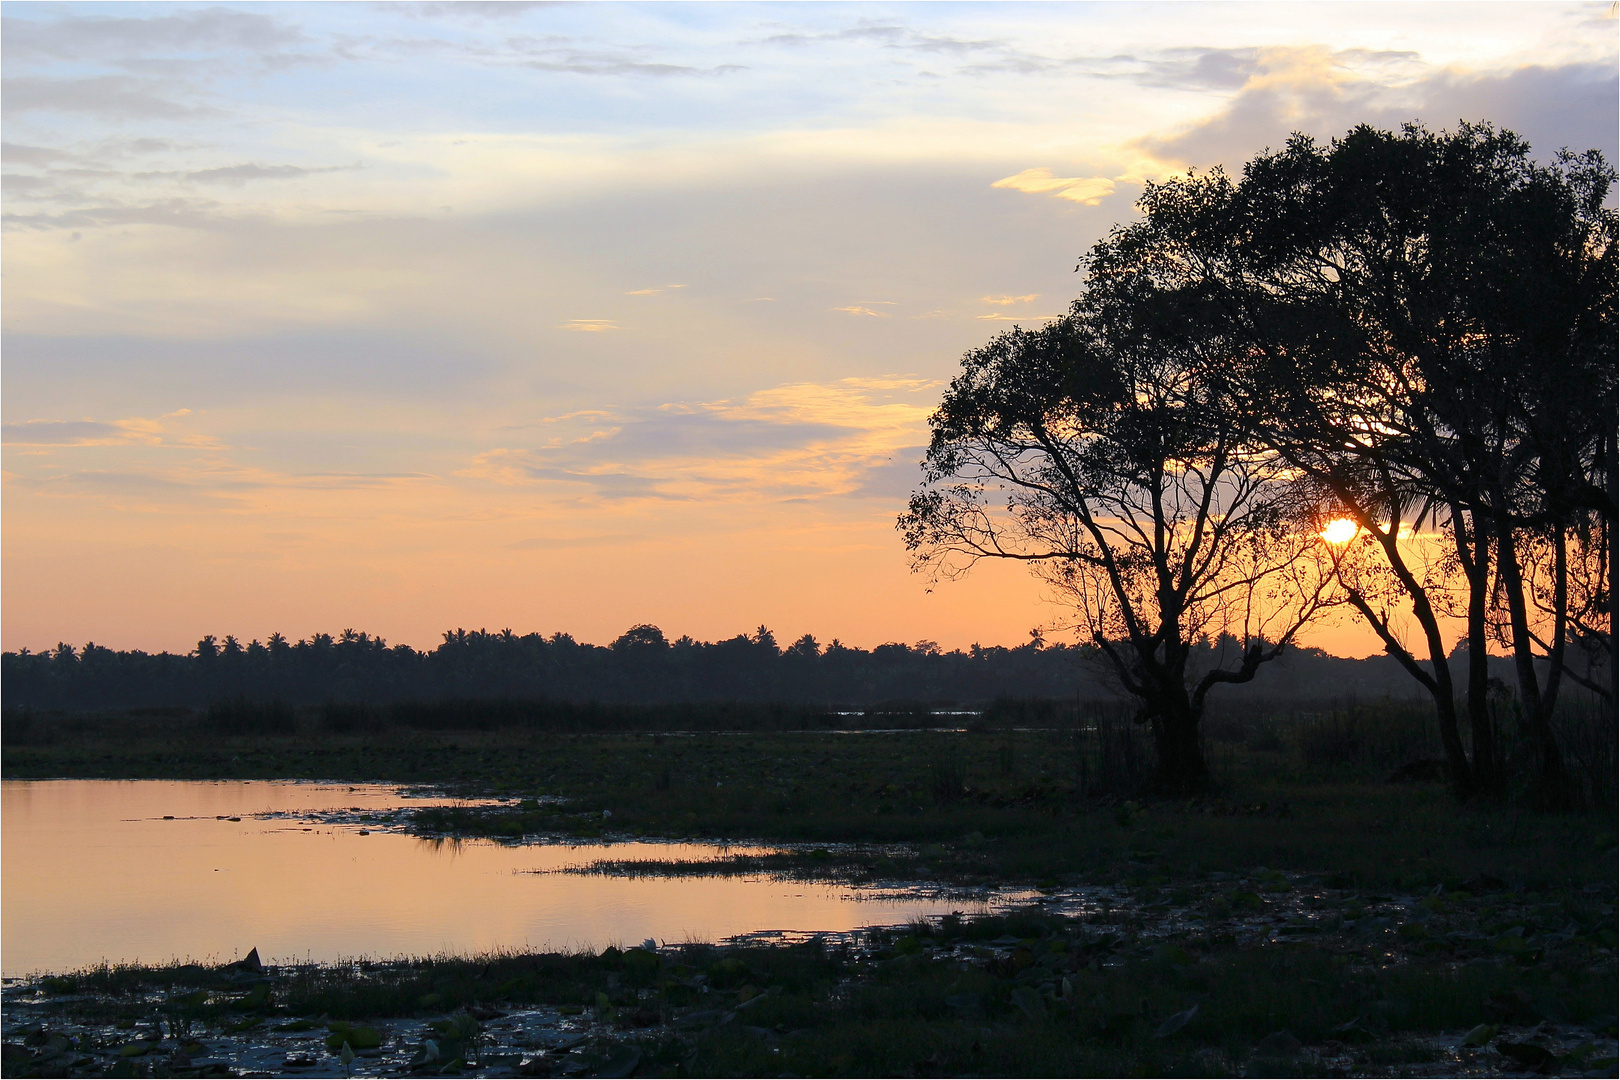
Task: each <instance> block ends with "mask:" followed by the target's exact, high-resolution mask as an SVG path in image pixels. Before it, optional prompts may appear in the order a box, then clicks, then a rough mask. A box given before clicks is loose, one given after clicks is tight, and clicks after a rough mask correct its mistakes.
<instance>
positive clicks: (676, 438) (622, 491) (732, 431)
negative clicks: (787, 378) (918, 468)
mask: <svg viewBox="0 0 1620 1080" xmlns="http://www.w3.org/2000/svg"><path fill="white" fill-rule="evenodd" d="M937 385H938V384H937V383H936V382H934V381H931V380H924V379H916V378H909V377H894V378H876V379H861V378H853V379H844V380H840V381H838V382H835V383H825V384H822V383H792V384H788V385H784V386H778V387H773V388H771V389H769V390H762V391H759V392H757V393H754V394H750V395H748V396H747V397H745V398H741V399H737V400H725V401H717V402H696V403H694V402H670V403H666V404H663V405H659V406H655V407H652V408H647V409H640V410H625V411H620V412H614V413H612V414H608V413H604V412H603V411H601V410H586V411H582V412H577V413H570V414H567V415H565V416H559V417H549V418H545V419H543V420H541V421H538V422H537V423H536V424H535V425H533V429H534V430H535V431H536V432H537V433H546V434H547V437H546V438H543V439H541V440H538V441H536V442H533V443H531V444H530V445H528V446H516V445H509V446H503V447H498V448H494V449H490V450H487V451H484V452H482V453H480V454H478V455H477V456H476V457H475V458H474V459H473V460H472V462H470V463H469V465H468V467H467V468H466V469H464V470H462V471H461V473H460V475H462V476H465V477H469V478H477V479H483V480H489V481H493V482H495V483H498V484H503V485H529V484H545V485H561V486H562V487H563V488H564V489H569V488H571V489H574V490H577V491H579V492H580V493H581V495H580V497H588V498H592V499H611V500H618V499H654V500H677V501H689V500H696V499H702V500H706V501H714V500H727V499H755V500H757V499H795V500H797V499H806V498H827V497H831V496H837V495H851V494H859V493H860V492H861V491H862V490H863V486H864V485H865V483H866V480H865V475H866V473H867V472H868V471H870V470H872V469H877V468H880V467H882V466H883V465H885V464H886V463H888V462H889V461H891V460H892V458H893V456H894V454H895V452H896V451H897V449H899V448H901V447H907V446H915V445H917V444H919V442H920V441H921V438H922V436H923V435H924V434H925V433H926V426H927V423H926V422H927V417H928V415H929V413H930V412H932V410H933V404H934V403H933V397H932V394H933V392H934V391H935V390H936V389H937Z"/></svg>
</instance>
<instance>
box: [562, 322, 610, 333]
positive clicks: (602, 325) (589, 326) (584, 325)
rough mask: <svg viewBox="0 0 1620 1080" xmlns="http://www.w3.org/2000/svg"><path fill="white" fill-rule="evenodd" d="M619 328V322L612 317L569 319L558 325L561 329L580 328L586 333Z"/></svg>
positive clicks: (604, 331)
mask: <svg viewBox="0 0 1620 1080" xmlns="http://www.w3.org/2000/svg"><path fill="white" fill-rule="evenodd" d="M618 328H619V324H618V323H616V322H614V321H613V320H612V319H569V320H568V321H567V322H565V323H563V324H562V325H560V326H558V327H557V329H559V330H578V331H580V332H582V333H586V334H603V333H606V332H607V331H609V330H617V329H618Z"/></svg>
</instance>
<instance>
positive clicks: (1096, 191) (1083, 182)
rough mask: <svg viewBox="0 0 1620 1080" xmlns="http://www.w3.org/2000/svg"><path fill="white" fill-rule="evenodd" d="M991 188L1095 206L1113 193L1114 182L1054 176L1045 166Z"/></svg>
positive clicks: (1084, 177) (1008, 177) (1026, 171)
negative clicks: (1053, 196)
mask: <svg viewBox="0 0 1620 1080" xmlns="http://www.w3.org/2000/svg"><path fill="white" fill-rule="evenodd" d="M990 186H991V187H993V188H1011V189H1012V190H1014V191H1022V192H1026V193H1028V194H1030V195H1055V196H1056V197H1058V198H1060V199H1068V200H1069V201H1070V202H1077V203H1083V204H1084V205H1086V206H1096V205H1097V204H1098V203H1100V202H1102V201H1103V199H1105V198H1107V197H1108V196H1110V195H1112V194H1113V193H1114V181H1112V180H1110V179H1109V178H1108V177H1106V176H1054V175H1053V173H1052V170H1051V169H1049V168H1047V167H1045V166H1042V167H1040V168H1037V169H1025V170H1024V171H1023V172H1021V173H1016V174H1014V175H1012V176H1007V177H1003V178H1002V179H1000V180H997V181H996V182H995V183H993V184H991V185H990Z"/></svg>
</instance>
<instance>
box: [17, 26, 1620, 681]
mask: <svg viewBox="0 0 1620 1080" xmlns="http://www.w3.org/2000/svg"><path fill="white" fill-rule="evenodd" d="M3 10H4V28H3V36H0V42H3V48H4V69H5V78H4V88H3V97H0V102H3V106H4V142H5V145H4V150H3V165H4V174H5V180H4V183H5V187H4V196H5V201H4V226H5V239H4V248H3V259H4V292H3V330H4V340H3V350H4V352H3V369H0V371H3V391H4V393H3V398H0V405H3V413H4V424H5V427H4V433H5V435H4V438H5V447H4V483H5V486H4V504H3V511H4V513H3V530H4V531H3V544H4V551H3V556H4V560H3V601H4V602H3V645H4V647H5V648H6V649H8V650H15V649H17V648H20V647H29V648H33V649H39V648H42V647H48V646H52V645H54V644H55V643H56V642H57V641H69V642H76V643H83V642H84V641H86V640H92V639H93V640H94V641H96V642H98V643H100V644H103V645H107V646H111V647H115V648H143V649H148V650H155V649H162V648H168V649H175V650H182V651H183V650H185V649H189V648H190V647H192V646H193V645H194V643H195V642H196V640H197V639H198V637H200V636H201V635H202V634H204V633H213V634H216V635H224V634H228V633H229V634H235V635H237V636H238V637H240V638H243V639H244V640H245V639H249V638H255V637H257V638H263V637H265V636H267V635H268V634H270V633H271V632H273V631H280V632H282V633H285V634H287V635H289V636H291V637H295V638H296V637H302V636H305V635H307V634H309V633H312V632H315V631H326V632H336V631H337V630H340V629H342V628H344V627H355V628H357V629H364V630H368V631H371V632H373V633H379V634H382V635H384V636H385V637H387V638H388V639H389V640H390V641H402V642H407V643H410V644H413V645H416V646H418V647H423V646H432V645H433V644H434V643H435V642H436V641H437V640H438V637H439V634H440V632H441V631H443V630H446V629H450V628H454V627H457V626H466V627H469V628H471V627H480V626H483V627H489V628H491V629H494V628H499V627H508V626H509V627H512V628H514V629H516V630H518V631H519V632H528V631H531V630H538V631H541V632H545V633H550V632H552V631H556V630H565V631H568V632H571V633H573V634H574V635H575V636H576V637H578V638H580V639H582V640H587V641H597V642H606V641H609V640H611V639H612V638H613V637H615V636H617V635H618V634H619V633H621V632H622V631H623V630H624V629H625V628H626V627H628V626H630V625H631V624H633V623H639V622H653V623H656V624H658V625H659V626H661V627H663V628H664V630H665V631H666V633H668V634H670V636H675V635H678V634H682V633H685V634H691V635H693V636H694V637H699V638H705V639H712V638H716V637H726V636H731V635H733V634H736V633H738V632H742V631H747V630H751V629H752V628H753V627H755V626H756V625H759V624H761V623H763V624H766V625H768V626H770V627H771V628H772V629H773V630H775V632H776V634H777V636H778V638H779V639H782V640H788V639H791V638H794V637H797V636H798V635H800V634H803V633H806V632H809V633H813V634H815V635H816V636H817V637H818V638H820V639H821V640H823V641H826V640H828V639H831V638H834V637H837V638H841V639H843V640H844V641H846V642H849V643H852V644H856V645H862V646H871V645H875V644H878V643H881V642H884V641H891V640H900V641H907V642H910V641H916V640H918V639H924V638H926V639H932V640H935V641H938V642H939V643H940V644H941V645H943V646H945V647H947V648H949V647H955V646H965V645H967V644H969V643H971V642H975V641H978V642H982V643H985V644H1017V643H1020V642H1022V641H1025V640H1027V639H1028V634H1029V631H1030V629H1031V628H1032V627H1034V626H1037V625H1042V624H1046V623H1050V622H1051V621H1052V620H1053V618H1054V617H1056V615H1057V612H1055V611H1054V610H1053V609H1052V608H1051V607H1050V606H1048V605H1047V604H1046V603H1045V602H1044V600H1043V597H1042V593H1041V591H1040V588H1039V586H1038V585H1037V583H1036V582H1035V581H1034V580H1033V579H1031V578H1030V577H1029V576H1028V575H1027V574H1026V573H1024V572H1023V571H1022V570H1020V569H1018V568H1007V567H983V568H981V570H979V571H977V572H975V574H974V575H972V576H971V577H970V578H969V579H968V580H966V581H963V582H957V583H948V584H943V585H940V586H938V587H936V588H934V590H933V591H932V592H929V591H928V583H927V582H926V581H925V580H924V579H923V578H921V577H919V576H917V575H913V574H911V573H909V572H908V560H907V556H906V553H905V551H904V550H903V547H902V545H901V543H900V539H899V536H898V534H897V533H896V532H895V529H894V519H895V516H896V514H897V513H898V512H899V511H900V510H901V509H902V508H903V506H904V502H905V497H906V494H907V492H908V491H909V490H910V489H911V487H912V486H913V485H914V483H915V481H916V479H917V475H918V469H917V462H918V459H919V458H920V456H921V453H922V447H923V444H924V442H925V440H926V419H927V416H928V413H929V412H930V410H931V408H932V406H933V404H934V403H935V402H936V401H937V400H938V398H939V395H940V393H941V391H942V389H943V387H944V384H945V382H946V381H947V380H948V379H949V378H950V376H951V375H952V373H953V370H954V369H955V367H956V365H957V363H958V360H959V358H960V356H961V354H962V352H963V351H964V350H966V349H968V348H971V347H972V346H974V345H976V344H980V343H982V342H983V341H985V340H986V339H987V338H988V337H990V336H991V335H993V334H994V333H996V332H997V331H999V330H1001V329H1003V328H1004V327H1006V326H1009V325H1012V324H1013V323H1014V322H1018V323H1023V324H1024V325H1031V324H1034V323H1038V322H1039V321H1041V320H1042V319H1044V318H1048V317H1051V316H1055V315H1058V314H1060V313H1062V312H1063V311H1064V310H1065V309H1066V307H1067V304H1068V302H1069V300H1070V299H1072V297H1073V295H1074V294H1075V292H1076V290H1077V288H1078V287H1079V284H1080V281H1079V278H1078V277H1077V275H1076V274H1075V272H1074V270H1075V264H1076V261H1077V257H1078V256H1079V255H1080V254H1081V253H1082V252H1084V251H1085V250H1086V249H1087V248H1088V247H1089V246H1090V245H1091V244H1092V242H1094V241H1095V240H1096V239H1097V238H1098V237H1099V236H1101V235H1102V234H1103V233H1104V232H1105V231H1106V230H1107V228H1108V227H1109V226H1110V225H1111V224H1112V223H1114V222H1118V221H1122V220H1126V219H1128V218H1129V217H1130V216H1131V215H1132V212H1133V211H1132V203H1133V201H1134V200H1135V198H1136V197H1137V195H1138V194H1139V193H1140V192H1141V190H1142V184H1143V182H1144V181H1145V180H1148V179H1152V178H1155V177H1163V176H1166V175H1169V174H1173V173H1176V172H1180V171H1184V170H1185V169H1186V168H1188V167H1189V166H1192V167H1198V168H1204V167H1208V166H1212V165H1216V164H1222V163H1224V164H1225V165H1227V166H1228V167H1229V168H1231V169H1237V168H1239V167H1241V165H1242V163H1243V162H1244V161H1245V160H1246V159H1247V158H1248V157H1249V156H1250V155H1252V154H1253V153H1254V152H1256V151H1258V150H1260V149H1263V148H1265V147H1267V146H1270V147H1278V146H1280V145H1281V144H1282V143H1283V141H1284V140H1285V139H1286V138H1287V136H1288V134H1289V132H1291V131H1294V130H1302V131H1306V132H1310V133H1313V134H1316V135H1319V136H1323V137H1327V136H1332V135H1334V134H1339V133H1342V132H1343V131H1345V130H1346V129H1347V128H1349V127H1350V126H1352V125H1353V124H1355V123H1358V122H1362V121H1367V122H1372V123H1375V124H1379V125H1383V126H1394V125H1398V124H1399V123H1401V122H1402V121H1406V120H1412V119H1421V120H1423V121H1425V122H1427V123H1428V124H1429V125H1430V126H1433V127H1443V126H1451V125H1455V124H1456V122H1457V121H1458V120H1459V119H1467V120H1491V121H1494V122H1496V123H1498V124H1500V125H1503V126H1507V127H1510V128H1512V129H1514V130H1516V131H1518V132H1519V133H1520V134H1521V135H1523V136H1525V137H1526V138H1527V139H1529V140H1530V142H1531V143H1532V146H1533V147H1534V150H1535V152H1536V153H1537V154H1538V155H1542V156H1550V155H1551V154H1552V153H1554V152H1556V151H1557V150H1558V149H1559V148H1560V147H1563V146H1568V147H1571V148H1574V149H1586V148H1588V147H1597V148H1599V149H1601V150H1603V151H1604V153H1605V154H1607V155H1609V157H1610V160H1614V159H1615V157H1616V156H1617V155H1616V130H1617V126H1620V106H1617V100H1620V87H1617V79H1616V63H1617V55H1616V52H1617V49H1616V40H1617V36H1616V26H1617V23H1616V20H1615V17H1614V14H1613V7H1612V5H1611V4H1609V3H1598V4H1558V3H1531V4H1484V5H1474V4H1463V3H1445V4H1434V5H1424V4H1415V3H1400V4H1349V3H1345V4H1326V5H1316V4H1257V5H1245V4H1205V5H1198V4H1194V5H1183V4H1169V3H1161V4H1038V5H1028V6H1025V5H1019V4H942V5H929V4H915V5H909V4H907V5H902V4H814V5H797V4H763V5H752V4H725V5H713V6H710V5H683V4H649V5H634V4H630V5H611V4H610V5H585V4H561V5H549V4H524V3H460V4H452V3H420V4H387V3H350V4H334V5H322V4H279V5H278V4H227V5H175V4H18V3H13V4H6V5H4V8H3ZM1310 640H1312V641H1314V642H1316V643H1318V644H1322V645H1324V646H1326V647H1329V648H1331V649H1333V650H1334V651H1337V652H1340V653H1344V654H1349V655H1364V654H1366V653H1368V652H1371V651H1374V648H1375V643H1374V642H1373V641H1372V640H1370V637H1369V636H1367V635H1364V634H1362V633H1360V632H1358V631H1356V630H1355V629H1354V627H1352V626H1349V625H1348V624H1347V625H1344V626H1339V627H1324V628H1321V629H1319V630H1317V631H1316V632H1315V633H1314V634H1313V635H1312V636H1311V638H1310Z"/></svg>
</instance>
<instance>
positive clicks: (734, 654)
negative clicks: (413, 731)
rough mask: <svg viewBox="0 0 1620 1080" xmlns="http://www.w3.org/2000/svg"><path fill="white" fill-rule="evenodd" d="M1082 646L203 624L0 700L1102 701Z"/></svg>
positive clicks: (23, 660) (1349, 671)
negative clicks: (422, 639)
mask: <svg viewBox="0 0 1620 1080" xmlns="http://www.w3.org/2000/svg"><path fill="white" fill-rule="evenodd" d="M1197 647H1198V648H1199V649H1201V650H1203V651H1205V652H1207V653H1209V654H1210V656H1211V657H1213V656H1215V655H1216V654H1218V653H1220V652H1221V651H1223V650H1224V651H1226V652H1232V651H1234V650H1237V649H1239V644H1238V643H1237V642H1235V641H1233V640H1224V641H1222V640H1217V641H1214V642H1203V643H1200V644H1199V645H1198V646H1197ZM1096 660H1097V655H1096V649H1095V647H1093V646H1090V645H1084V644H1080V645H1069V644H1062V643H1049V642H1047V641H1045V640H1043V639H1042V638H1040V637H1038V636H1034V637H1032V638H1031V640H1030V642H1029V643H1027V644H1025V645H1021V646H1017V647H1013V648H1008V647H1004V646H979V645H974V646H972V647H971V648H969V649H966V650H961V649H952V650H942V649H940V647H939V646H938V645H936V644H935V643H933V642H931V641H920V642H917V643H915V644H911V645H906V644H901V643H889V644H884V645H878V646H876V647H874V648H872V649H861V648H854V647H851V646H847V645H844V644H842V643H841V642H839V641H837V640H834V641H833V642H831V643H828V644H826V645H823V644H821V643H819V642H817V641H816V639H815V638H814V637H812V636H811V635H809V634H806V635H804V636H802V637H800V638H799V639H797V640H796V641H794V642H792V643H791V644H789V645H787V646H785V647H783V646H780V645H779V644H778V643H777V641H776V637H775V635H774V634H773V633H772V632H771V631H770V630H769V629H767V628H766V627H764V626H761V627H759V628H758V629H757V630H755V631H754V632H753V633H752V634H738V635H736V636H735V637H732V638H727V639H724V640H720V641H713V642H708V641H698V640H695V639H693V638H691V637H687V636H684V635H683V636H682V637H680V638H677V639H675V640H673V641H672V640H669V639H668V638H667V637H666V636H665V635H664V633H663V631H661V630H660V629H659V628H658V627H656V626H651V625H647V624H641V625H637V626H633V627H631V628H630V629H629V630H627V631H626V632H625V633H623V634H621V635H620V636H619V637H618V638H617V639H616V640H614V641H613V642H612V643H611V644H609V645H592V644H589V643H586V642H581V641H578V640H576V639H575V638H574V637H573V636H572V635H569V634H566V633H554V634H551V635H549V636H548V635H544V634H539V633H530V634H517V633H514V632H513V631H512V630H509V629H508V630H500V631H496V632H491V631H487V630H471V631H469V630H450V631H445V633H444V639H443V641H441V642H440V643H439V644H438V645H437V646H436V647H434V648H432V649H428V650H418V649H415V648H412V647H411V646H409V645H389V644H388V643H387V642H386V641H385V640H384V639H382V638H380V637H374V636H372V635H370V634H367V633H365V632H362V631H355V630H345V631H343V633H341V634H338V635H335V636H334V635H331V634H313V635H311V636H309V637H308V638H304V639H302V640H298V641H290V640H288V639H287V638H286V637H284V636H282V635H281V634H272V635H271V636H270V637H269V638H268V639H267V640H266V641H264V642H260V641H257V640H254V641H250V642H247V643H245V644H244V643H242V642H240V641H238V640H237V639H236V638H234V637H231V636H227V637H225V638H223V639H219V638H215V637H214V636H212V635H210V636H207V637H204V638H203V639H202V640H200V641H199V642H198V643H197V647H196V648H195V649H193V650H191V651H190V652H187V653H170V652H158V653H147V652H142V651H140V650H113V649H109V648H105V647H103V646H99V645H95V644H93V643H91V644H86V645H85V646H83V647H82V648H77V647H75V646H72V645H68V644H65V643H63V644H59V645H58V646H57V647H56V648H54V649H46V650H43V651H41V652H31V651H29V650H28V649H21V650H19V651H17V652H8V653H5V654H3V655H0V695H3V698H4V704H5V707H6V708H7V709H17V708H31V709H40V710H70V711H87V710H97V709H140V708H165V707H190V708H203V707H208V706H210V705H216V704H218V703H220V702H224V701H232V700H243V701H253V702H283V703H286V704H288V705H316V704H324V703H328V702H364V703H392V702H406V701H416V702H429V701H451V700H465V701H478V700H493V699H504V700H513V701H521V700H529V701H539V700H552V701H570V702H606V703H622V704H676V703H698V702H731V701H736V702H771V703H781V704H800V705H816V706H824V707H828V708H837V707H850V708H872V707H874V706H882V705H885V704H892V705H904V706H906V707H914V706H929V705H932V706H935V707H942V706H950V705H983V704H985V703H987V702H990V701H993V700H995V699H998V698H1017V699H1047V700H1053V701H1063V702H1075V701H1085V702H1097V701H1112V700H1114V699H1115V698H1116V695H1117V691H1115V690H1114V689H1113V688H1112V687H1110V686H1108V685H1107V684H1106V683H1104V682H1102V681H1100V680H1099V679H1098V678H1097V667H1096ZM1281 674H1282V677H1281V678H1280V679H1277V680H1272V681H1271V682H1270V684H1268V685H1267V686H1266V687H1265V692H1266V694H1267V695H1268V696H1269V697H1270V698H1273V699H1281V700H1289V701H1295V702H1314V703H1320V702H1322V701H1325V700H1326V699H1327V698H1328V697H1329V696H1331V695H1339V696H1341V697H1344V698H1352V697H1359V698H1361V699H1363V700H1370V699H1376V698H1379V697H1384V696H1389V695H1391V694H1396V695H1401V694H1405V693H1408V692H1409V687H1408V683H1407V680H1406V678H1405V676H1404V674H1403V673H1402V672H1401V671H1400V669H1399V668H1398V666H1397V665H1395V664H1394V663H1393V662H1392V661H1389V660H1388V659H1387V658H1384V657H1374V658H1371V659H1368V660H1349V659H1343V658H1340V657H1335V656H1331V655H1329V654H1328V653H1326V652H1324V651H1323V650H1320V649H1309V648H1301V649H1296V650H1294V651H1293V652H1292V653H1291V654H1290V656H1289V657H1288V660H1287V667H1286V670H1285V671H1284V672H1282V673H1281Z"/></svg>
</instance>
